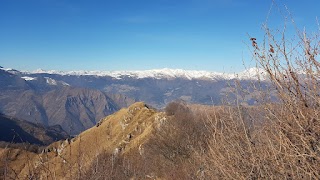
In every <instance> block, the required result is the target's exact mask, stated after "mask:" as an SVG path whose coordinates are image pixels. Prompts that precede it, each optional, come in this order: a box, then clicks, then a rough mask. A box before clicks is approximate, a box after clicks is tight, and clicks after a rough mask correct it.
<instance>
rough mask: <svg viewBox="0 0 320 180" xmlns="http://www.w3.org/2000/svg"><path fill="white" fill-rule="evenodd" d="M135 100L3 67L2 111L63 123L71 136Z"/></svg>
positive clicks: (36, 120)
mask: <svg viewBox="0 0 320 180" xmlns="http://www.w3.org/2000/svg"><path fill="white" fill-rule="evenodd" d="M133 102H134V101H133V100H131V99H130V98H127V97H125V96H123V95H120V94H110V95H109V94H107V93H105V92H102V91H100V90H97V89H90V88H85V87H83V88H82V87H71V86H70V85H69V84H67V83H65V82H64V81H61V80H56V79H53V78H50V77H46V76H45V77H34V78H26V76H24V75H23V73H21V72H19V71H17V70H3V69H0V113H3V114H5V115H8V116H11V117H15V118H18V119H21V120H27V121H29V122H32V123H40V124H42V125H44V126H54V125H61V126H62V128H63V129H64V130H65V131H66V132H68V133H70V134H71V135H75V134H78V133H80V132H82V131H83V130H85V129H88V128H90V127H92V126H94V125H95V124H96V123H97V122H98V121H99V120H100V119H101V118H103V117H105V116H106V115H109V114H112V113H114V112H115V111H117V110H119V109H120V108H121V107H126V106H128V105H130V104H131V103H133Z"/></svg>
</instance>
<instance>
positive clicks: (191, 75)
mask: <svg viewBox="0 0 320 180" xmlns="http://www.w3.org/2000/svg"><path fill="white" fill-rule="evenodd" d="M23 73H26V74H58V75H76V76H100V77H103V76H109V77H113V78H116V79H122V78H123V77H131V78H137V79H142V78H155V79H162V78H167V79H172V78H186V79H189V80H192V79H209V80H217V79H219V80H221V79H223V80H230V79H254V78H257V76H258V75H259V76H261V77H264V75H265V71H263V70H262V69H258V68H250V69H247V70H245V71H242V72H239V73H219V72H210V71H197V70H183V69H169V68H163V69H151V70H142V71H86V70H79V71H58V70H43V69H38V70H35V71H23Z"/></svg>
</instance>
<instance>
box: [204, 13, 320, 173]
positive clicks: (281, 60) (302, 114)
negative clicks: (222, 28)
mask: <svg viewBox="0 0 320 180" xmlns="http://www.w3.org/2000/svg"><path fill="white" fill-rule="evenodd" d="M289 19H290V13H289ZM293 25H294V26H295V24H294V23H293ZM286 28H287V27H286V26H285V27H284V29H283V30H282V31H272V30H270V29H269V28H268V27H267V25H265V26H264V30H265V32H266V34H265V39H263V41H262V43H260V42H259V40H258V39H257V38H253V37H252V38H250V40H251V42H252V54H253V57H254V58H255V60H256V62H257V67H258V68H259V69H262V70H263V71H264V72H265V74H266V76H265V78H266V80H267V81H268V82H269V83H270V84H271V89H267V90H265V92H261V93H264V96H265V95H266V94H269V95H270V94H274V95H275V96H276V98H277V101H270V100H268V98H265V99H264V101H261V100H260V104H259V105H258V106H255V107H253V109H254V111H251V112H252V114H251V115H250V116H251V118H253V121H251V120H249V121H248V119H247V118H248V117H250V116H247V117H246V116H244V115H243V106H241V103H240V102H241V99H240V98H239V99H237V100H236V103H234V104H231V105H230V104H228V106H225V108H224V109H223V110H222V111H220V112H219V113H218V114H219V115H218V116H219V118H216V117H217V115H214V117H209V118H208V123H209V124H210V125H209V126H208V127H209V128H210V129H211V138H210V140H209V141H208V144H209V152H208V154H206V158H204V159H203V160H204V161H203V163H204V164H206V169H207V170H208V171H207V172H208V176H210V177H211V178H213V179H261V178H266V179H319V178H320V168H319V167H320V143H319V142H320V133H319V132H320V116H319V112H320V111H319V110H320V106H319V102H320V97H319V95H320V89H319V77H320V63H319V62H318V60H319V56H318V54H319V46H320V40H319V36H318V35H314V36H312V35H310V34H308V33H307V32H306V31H299V30H298V29H296V32H297V34H296V36H295V39H294V40H292V41H291V39H289V38H288V37H287V36H286ZM275 32H280V33H275ZM261 78H263V77H262V76H261ZM259 90H261V89H259ZM270 90H272V91H273V92H272V93H271V92H270ZM237 93H239V94H240V96H239V95H238V96H237V95H236V96H235V97H241V94H242V93H246V91H245V90H243V89H237ZM255 118H256V119H257V120H254V119H255ZM248 122H251V123H249V124H251V125H250V126H248Z"/></svg>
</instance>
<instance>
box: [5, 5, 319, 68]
mask: <svg viewBox="0 0 320 180" xmlns="http://www.w3.org/2000/svg"><path fill="white" fill-rule="evenodd" d="M276 3H277V5H278V6H279V7H281V8H282V7H283V5H284V4H286V5H287V6H288V8H289V9H290V11H291V13H292V14H293V15H294V18H295V20H296V23H297V24H298V25H299V26H301V27H303V26H306V27H315V25H316V16H318V15H319V13H320V1H319V0H304V1H301V0H277V1H276ZM271 4H272V1H271V0H0V65H1V66H4V67H7V68H9V67H10V68H15V69H18V70H35V69H38V68H42V69H47V70H51V69H55V70H145V69H158V68H180V69H189V70H208V71H219V72H232V71H239V70H243V69H244V67H243V65H242V64H243V62H242V59H243V58H244V61H245V63H246V64H249V65H250V64H252V62H251V58H250V57H249V56H248V49H247V46H246V43H248V44H250V42H249V38H248V36H247V33H248V34H250V35H252V36H254V37H257V39H258V40H259V38H262V35H263V32H262V30H261V25H262V23H264V22H265V20H266V17H267V14H268V11H269V9H270V6H271ZM276 11H277V10H276V8H274V10H273V11H272V14H271V15H270V19H269V23H270V24H271V25H272V26H275V27H277V26H280V25H282V24H283V19H281V17H280V15H279V14H277V12H276Z"/></svg>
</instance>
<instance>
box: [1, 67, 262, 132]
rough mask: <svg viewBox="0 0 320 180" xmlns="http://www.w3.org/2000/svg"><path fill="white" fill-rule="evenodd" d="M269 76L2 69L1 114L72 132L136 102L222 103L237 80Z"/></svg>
mask: <svg viewBox="0 0 320 180" xmlns="http://www.w3.org/2000/svg"><path fill="white" fill-rule="evenodd" d="M264 75H265V72H263V71H261V70H259V69H257V68H252V69H248V70H246V71H244V72H241V73H238V74H225V73H216V72H207V71H188V70H181V69H175V70H174V69H158V70H146V71H113V72H111V71H70V72H63V71H54V70H52V71H44V70H37V71H34V72H26V71H18V70H14V69H6V68H0V84H1V87H0V90H1V91H0V112H1V113H3V114H6V115H9V116H12V117H16V118H19V119H23V120H27V121H30V122H33V123H40V124H43V125H45V126H52V125H61V126H62V128H63V129H64V130H65V131H66V132H68V133H70V134H71V135H72V134H78V133H80V132H82V131H83V130H85V129H88V128H90V127H92V126H94V125H95V124H96V123H97V122H98V121H99V120H100V119H101V118H102V117H105V116H106V115H109V114H112V113H113V112H115V111H117V110H119V109H120V108H122V107H127V106H128V105H130V104H132V103H133V102H136V101H143V102H146V103H147V104H149V105H151V106H152V107H154V108H157V109H161V108H163V107H165V106H166V104H168V103H169V102H172V101H175V100H177V99H180V100H183V101H186V102H190V103H196V104H207V105H220V104H221V103H222V101H223V98H225V97H226V95H228V94H230V93H231V92H232V91H233V90H234V89H235V86H236V85H237V83H236V81H237V82H241V83H240V84H241V86H243V87H245V88H250V87H251V85H252V82H256V83H259V84H262V85H267V82H266V81H263V80H264ZM261 80H262V81H261ZM251 91H254V90H253V89H251ZM253 94H254V93H253ZM253 94H248V95H246V97H245V99H246V103H249V104H252V103H254V100H253V99H252V96H253ZM233 98H234V97H233Z"/></svg>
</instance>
